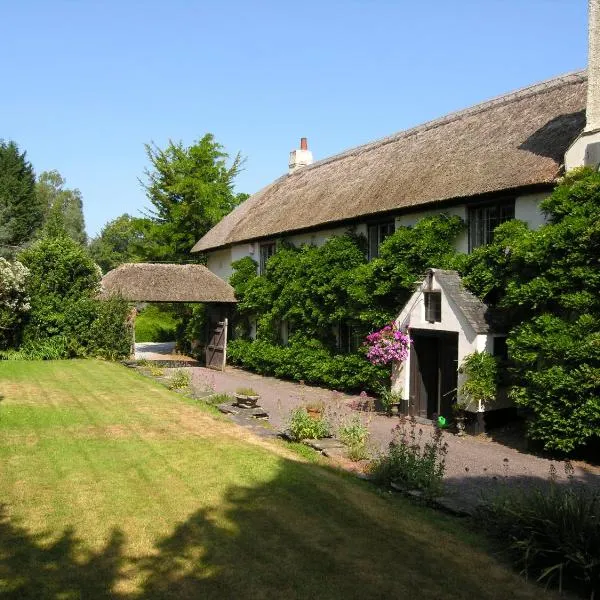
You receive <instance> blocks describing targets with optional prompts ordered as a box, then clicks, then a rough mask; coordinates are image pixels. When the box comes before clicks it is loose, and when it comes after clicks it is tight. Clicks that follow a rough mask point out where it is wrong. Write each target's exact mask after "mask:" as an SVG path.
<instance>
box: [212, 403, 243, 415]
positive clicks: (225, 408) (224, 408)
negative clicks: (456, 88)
mask: <svg viewBox="0 0 600 600" xmlns="http://www.w3.org/2000/svg"><path fill="white" fill-rule="evenodd" d="M217 408H218V409H219V410H220V411H221V412H222V413H224V414H226V415H237V414H238V413H239V412H240V411H239V410H236V409H235V408H233V406H231V404H219V405H218V406H217Z"/></svg>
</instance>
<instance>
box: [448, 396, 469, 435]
mask: <svg viewBox="0 0 600 600" xmlns="http://www.w3.org/2000/svg"><path fill="white" fill-rule="evenodd" d="M468 406H469V403H468V402H465V401H464V400H461V401H459V400H457V401H456V402H455V403H454V405H453V406H452V412H453V413H454V424H455V425H456V435H458V436H459V437H462V436H463V435H465V421H466V420H467V415H466V412H465V411H466V410H467V407H468Z"/></svg>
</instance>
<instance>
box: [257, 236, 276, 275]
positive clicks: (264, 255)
mask: <svg viewBox="0 0 600 600" xmlns="http://www.w3.org/2000/svg"><path fill="white" fill-rule="evenodd" d="M273 254H275V243H274V242H272V243H269V244H261V245H260V263H259V275H264V274H265V272H266V270H267V261H268V260H269V259H270V258H271V256H273Z"/></svg>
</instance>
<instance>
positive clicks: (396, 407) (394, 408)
mask: <svg viewBox="0 0 600 600" xmlns="http://www.w3.org/2000/svg"><path fill="white" fill-rule="evenodd" d="M388 412H389V413H390V415H392V417H397V416H398V415H399V414H400V402H393V403H392V404H390V408H389V411H388Z"/></svg>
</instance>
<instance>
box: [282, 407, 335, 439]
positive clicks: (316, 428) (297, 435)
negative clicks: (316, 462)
mask: <svg viewBox="0 0 600 600" xmlns="http://www.w3.org/2000/svg"><path fill="white" fill-rule="evenodd" d="M288 430H289V432H290V436H291V437H292V439H294V440H296V441H298V442H299V441H301V440H307V439H311V440H312V439H321V438H325V437H329V435H330V432H329V423H328V422H327V420H326V419H325V418H324V417H320V418H318V419H314V418H313V417H311V416H310V415H309V414H308V413H307V412H306V409H305V408H304V407H302V406H301V407H298V408H295V409H294V410H293V411H292V412H291V413H290V418H289V420H288Z"/></svg>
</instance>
